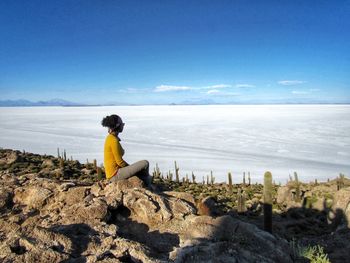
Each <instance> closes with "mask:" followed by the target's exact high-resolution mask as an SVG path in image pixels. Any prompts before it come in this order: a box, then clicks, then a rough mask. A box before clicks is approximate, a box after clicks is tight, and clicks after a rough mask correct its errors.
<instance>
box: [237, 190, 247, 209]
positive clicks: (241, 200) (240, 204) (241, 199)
mask: <svg viewBox="0 0 350 263" xmlns="http://www.w3.org/2000/svg"><path fill="white" fill-rule="evenodd" d="M245 199H246V196H245V192H244V191H243V193H242V190H241V189H238V193H237V200H238V208H237V211H238V213H244V212H246V211H247V207H246V205H245Z"/></svg>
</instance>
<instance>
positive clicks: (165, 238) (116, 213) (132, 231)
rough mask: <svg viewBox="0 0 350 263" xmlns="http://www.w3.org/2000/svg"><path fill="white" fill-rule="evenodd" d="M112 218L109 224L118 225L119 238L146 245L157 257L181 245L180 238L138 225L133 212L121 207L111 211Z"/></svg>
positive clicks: (141, 224) (144, 225)
mask: <svg viewBox="0 0 350 263" xmlns="http://www.w3.org/2000/svg"><path fill="white" fill-rule="evenodd" d="M110 213H111V217H110V219H109V221H108V222H107V223H109V224H116V225H118V231H117V234H118V236H121V237H123V238H126V239H129V240H133V241H136V242H139V243H141V244H144V245H146V246H147V247H149V248H150V249H151V250H152V253H153V252H154V255H153V256H155V257H157V255H160V254H163V255H164V254H168V253H169V252H170V251H172V250H173V247H174V246H178V245H179V237H178V235H176V234H172V233H160V232H159V231H157V230H156V231H150V229H149V227H148V226H147V225H146V224H143V223H138V222H136V221H134V220H132V219H131V218H130V215H131V211H130V210H129V209H128V208H127V207H125V206H123V205H121V206H119V207H118V208H117V209H113V210H110Z"/></svg>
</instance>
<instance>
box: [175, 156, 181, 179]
mask: <svg viewBox="0 0 350 263" xmlns="http://www.w3.org/2000/svg"><path fill="white" fill-rule="evenodd" d="M179 169H180V168H179V167H178V166H177V163H176V161H175V178H176V179H175V180H176V182H177V183H179V182H180V176H179Z"/></svg>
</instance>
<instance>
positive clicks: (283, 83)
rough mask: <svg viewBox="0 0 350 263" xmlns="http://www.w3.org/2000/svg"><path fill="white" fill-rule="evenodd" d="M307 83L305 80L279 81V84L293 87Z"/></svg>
mask: <svg viewBox="0 0 350 263" xmlns="http://www.w3.org/2000/svg"><path fill="white" fill-rule="evenodd" d="M305 82H306V81H303V80H280V81H278V84H280V85H284V86H293V85H299V84H303V83H305Z"/></svg>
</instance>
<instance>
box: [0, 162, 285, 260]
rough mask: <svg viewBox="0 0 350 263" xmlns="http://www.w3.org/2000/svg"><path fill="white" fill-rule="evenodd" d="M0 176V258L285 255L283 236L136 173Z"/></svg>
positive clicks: (278, 257) (271, 257) (241, 257)
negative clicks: (153, 186) (146, 182)
mask: <svg viewBox="0 0 350 263" xmlns="http://www.w3.org/2000/svg"><path fill="white" fill-rule="evenodd" d="M50 165H51V164H50V162H48V163H45V165H44V166H45V167H46V166H50ZM0 176H1V177H0V181H1V185H2V186H1V188H0V197H1V202H0V211H1V217H0V261H2V262H96V261H101V262H169V261H175V262H212V260H213V259H216V260H218V261H220V262H252V261H260V262H282V261H283V262H291V257H290V253H289V248H288V246H287V245H286V241H284V240H282V239H278V238H276V237H274V236H272V235H270V234H268V233H266V232H264V231H261V230H259V229H258V228H257V227H255V226H254V225H251V224H248V223H243V222H241V221H240V220H238V219H235V218H233V217H231V216H221V217H217V218H214V217H211V216H201V215H198V210H197V207H196V203H195V200H194V198H193V197H192V196H191V195H189V194H186V193H175V192H160V193H155V192H152V191H150V190H149V189H146V188H144V186H143V182H142V181H141V180H139V179H138V178H137V177H133V178H130V179H129V180H123V181H118V182H114V183H109V182H106V181H101V182H97V183H90V184H88V183H84V182H81V181H75V180H70V181H57V180H51V179H47V178H38V177H37V176H36V175H35V174H26V175H22V176H20V177H18V178H17V177H16V175H15V174H11V173H9V172H8V171H2V172H1V173H0ZM8 182H11V184H9V183H8Z"/></svg>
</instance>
